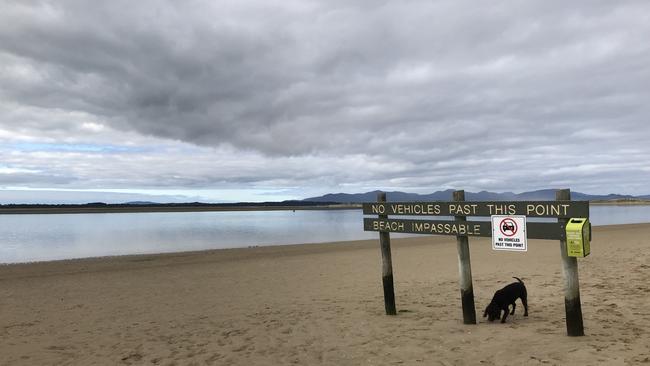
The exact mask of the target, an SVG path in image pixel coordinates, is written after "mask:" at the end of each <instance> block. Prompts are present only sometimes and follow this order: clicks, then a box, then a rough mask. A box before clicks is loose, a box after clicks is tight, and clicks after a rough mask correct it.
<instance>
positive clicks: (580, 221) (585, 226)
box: [566, 218, 591, 258]
mask: <svg viewBox="0 0 650 366" xmlns="http://www.w3.org/2000/svg"><path fill="white" fill-rule="evenodd" d="M590 240H591V223H590V222H589V219H585V218H572V219H570V220H569V222H568V223H567V225H566V249H567V255H568V256H569V257H580V258H582V257H586V256H588V255H589V252H590V245H589V244H590V243H589V242H590Z"/></svg>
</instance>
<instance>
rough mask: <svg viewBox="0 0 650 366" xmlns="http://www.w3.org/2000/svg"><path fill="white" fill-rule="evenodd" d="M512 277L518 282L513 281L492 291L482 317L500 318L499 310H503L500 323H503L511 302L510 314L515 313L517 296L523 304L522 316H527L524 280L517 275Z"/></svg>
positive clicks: (489, 318)
mask: <svg viewBox="0 0 650 366" xmlns="http://www.w3.org/2000/svg"><path fill="white" fill-rule="evenodd" d="M513 278H515V279H516V280H517V281H519V282H513V283H511V284H509V285H508V286H506V287H504V288H502V289H501V290H497V292H495V293H494V297H493V298H492V301H490V304H488V306H487V307H486V308H485V312H484V313H483V317H484V318H485V317H486V316H487V317H488V320H489V321H493V320H495V319H498V318H500V317H501V311H503V317H501V323H505V322H506V318H507V317H508V310H509V307H510V304H512V312H510V315H512V314H514V313H515V306H516V305H515V300H517V298H519V299H521V303H522V304H524V316H528V300H527V297H528V293H527V292H526V286H524V281H522V280H521V279H519V278H517V277H513Z"/></svg>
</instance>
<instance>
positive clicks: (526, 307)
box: [521, 292, 528, 316]
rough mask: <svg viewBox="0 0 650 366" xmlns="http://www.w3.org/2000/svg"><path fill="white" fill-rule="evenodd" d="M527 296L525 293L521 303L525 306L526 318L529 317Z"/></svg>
mask: <svg viewBox="0 0 650 366" xmlns="http://www.w3.org/2000/svg"><path fill="white" fill-rule="evenodd" d="M527 297H528V296H527V295H526V293H525V292H524V296H522V297H521V303H522V304H524V316H528V299H527Z"/></svg>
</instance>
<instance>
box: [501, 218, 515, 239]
mask: <svg viewBox="0 0 650 366" xmlns="http://www.w3.org/2000/svg"><path fill="white" fill-rule="evenodd" d="M499 229H500V230H501V234H503V235H505V236H514V235H515V234H517V229H518V227H517V222H515V220H513V219H512V217H506V218H505V219H503V220H501V223H500V224H499Z"/></svg>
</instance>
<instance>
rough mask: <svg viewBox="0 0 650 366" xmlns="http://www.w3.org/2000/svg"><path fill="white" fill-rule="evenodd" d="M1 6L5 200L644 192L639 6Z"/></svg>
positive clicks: (644, 61)
mask: <svg viewBox="0 0 650 366" xmlns="http://www.w3.org/2000/svg"><path fill="white" fill-rule="evenodd" d="M1 7H2V9H1V10H2V11H0V14H1V15H0V85H2V87H1V88H0V141H1V142H2V144H3V147H2V148H1V149H0V154H1V157H2V163H0V186H23V187H54V188H55V187H67V188H102V187H104V188H147V187H149V188H160V187H164V188H194V187H195V188H232V187H251V188H255V187H257V188H259V187H267V188H268V187H272V188H283V189H289V190H292V192H294V194H295V195H296V196H300V195H301V194H303V193H306V192H310V193H313V192H318V191H323V193H324V192H327V191H329V190H343V191H357V190H362V189H366V188H368V189H374V188H398V189H405V190H415V191H432V190H435V189H439V188H450V187H452V188H465V189H473V190H480V189H490V190H514V191H517V190H519V191H520V190H526V189H535V188H546V187H557V186H570V187H572V188H574V189H578V190H582V191H588V192H593V193H606V192H609V191H617V192H621V193H632V194H634V193H646V194H647V193H648V192H649V191H650V187H648V186H647V183H646V182H648V181H650V169H649V165H650V164H648V163H647V162H648V161H650V144H648V142H647V141H648V138H649V137H650V125H649V122H650V121H649V117H650V103H648V100H650V89H648V85H650V43H648V42H647V35H648V34H650V22H648V21H647V14H648V13H649V12H650V5H649V4H648V3H647V2H645V1H621V2H609V1H599V2H594V1H589V2H586V1H576V2H571V3H566V2H559V1H545V2H508V1H498V2H492V3H490V4H489V6H488V5H486V6H485V7H480V6H477V5H476V3H474V2H469V1H439V2H429V1H412V2H408V3H404V2H400V1H384V2H381V3H377V2H365V1H360V2H352V3H350V2H343V1H282V2H278V3H273V2H268V1H259V2H254V1H246V2H243V1H219V2H207V1H206V2H202V1H190V2H183V3H177V2H172V1H169V2H160V1H155V2H153V1H151V2H149V1H138V2H127V1H111V2H104V3H95V2H92V3H89V2H83V1H63V2H46V1H34V2H16V3H9V4H6V3H5V4H3V5H1ZM125 9H128V11H125ZM30 144H31V145H30ZM84 147H85V149H84Z"/></svg>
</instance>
